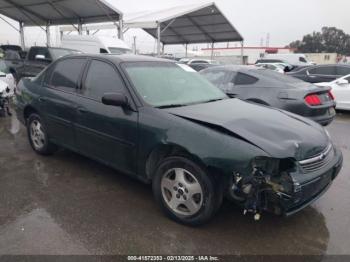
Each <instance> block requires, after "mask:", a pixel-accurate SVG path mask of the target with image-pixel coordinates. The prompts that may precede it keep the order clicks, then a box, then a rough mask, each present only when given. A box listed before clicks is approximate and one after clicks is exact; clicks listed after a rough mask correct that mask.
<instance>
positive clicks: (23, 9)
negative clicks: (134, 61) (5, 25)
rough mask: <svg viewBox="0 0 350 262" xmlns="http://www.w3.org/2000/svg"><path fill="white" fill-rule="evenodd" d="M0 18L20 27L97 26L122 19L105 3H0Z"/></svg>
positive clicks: (46, 0)
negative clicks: (88, 24)
mask: <svg viewBox="0 0 350 262" xmlns="http://www.w3.org/2000/svg"><path fill="white" fill-rule="evenodd" d="M0 14H3V15H5V16H7V17H9V18H11V19H13V20H16V21H18V22H21V23H23V26H46V25H48V24H49V25H66V24H83V23H98V22H107V21H113V20H114V21H116V20H120V18H121V17H122V12H121V11H119V10H117V9H116V8H114V7H113V6H111V5H110V4H108V3H107V2H105V1H104V0H74V1H72V0H0Z"/></svg>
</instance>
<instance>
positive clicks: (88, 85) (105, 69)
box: [82, 60, 124, 102]
mask: <svg viewBox="0 0 350 262" xmlns="http://www.w3.org/2000/svg"><path fill="white" fill-rule="evenodd" d="M123 91H124V84H123V80H122V79H121V77H120V75H119V72H117V71H116V70H115V68H114V67H113V66H112V65H110V64H108V63H106V62H102V61H99V60H92V62H91V64H90V66H89V69H88V72H87V75H86V79H85V82H84V89H83V92H82V93H83V95H84V96H86V97H88V98H92V99H94V100H97V101H99V102H101V100H102V97H103V95H104V94H105V93H120V92H123Z"/></svg>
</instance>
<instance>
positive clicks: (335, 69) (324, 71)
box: [288, 64, 350, 83]
mask: <svg viewBox="0 0 350 262" xmlns="http://www.w3.org/2000/svg"><path fill="white" fill-rule="evenodd" d="M348 74H350V65H345V64H332V65H316V66H308V67H303V68H300V69H298V70H293V71H292V72H290V73H288V75H290V76H293V77H296V78H299V79H301V80H304V81H306V82H309V83H321V82H331V81H334V80H335V79H338V78H340V77H342V76H345V75H348Z"/></svg>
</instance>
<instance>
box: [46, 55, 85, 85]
mask: <svg viewBox="0 0 350 262" xmlns="http://www.w3.org/2000/svg"><path fill="white" fill-rule="evenodd" d="M85 62H86V59H84V58H71V59H65V60H62V61H59V62H58V63H57V64H56V65H55V67H54V69H53V71H52V75H51V80H50V81H49V85H50V87H53V88H56V89H61V90H63V91H74V90H75V89H76V88H77V87H78V82H79V79H80V77H81V73H82V70H83V67H84V65H85Z"/></svg>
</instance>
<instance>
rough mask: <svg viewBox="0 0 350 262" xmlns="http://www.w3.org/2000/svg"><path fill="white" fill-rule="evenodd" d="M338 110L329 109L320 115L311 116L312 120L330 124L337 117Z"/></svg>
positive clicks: (321, 123) (325, 124)
mask: <svg viewBox="0 0 350 262" xmlns="http://www.w3.org/2000/svg"><path fill="white" fill-rule="evenodd" d="M335 116H336V112H335V110H332V109H329V110H327V112H326V113H325V114H323V115H320V116H309V117H308V118H310V119H311V120H313V121H315V122H317V123H319V124H320V125H323V126H327V125H329V124H330V123H331V122H332V121H333V120H334V118H335Z"/></svg>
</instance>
